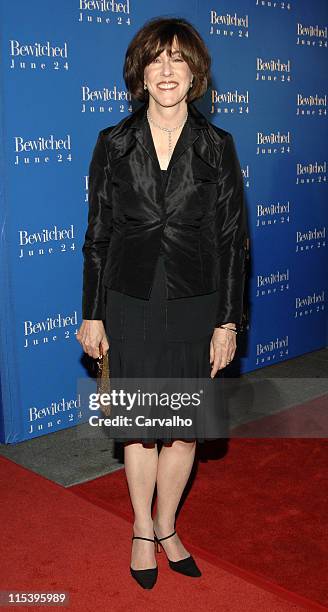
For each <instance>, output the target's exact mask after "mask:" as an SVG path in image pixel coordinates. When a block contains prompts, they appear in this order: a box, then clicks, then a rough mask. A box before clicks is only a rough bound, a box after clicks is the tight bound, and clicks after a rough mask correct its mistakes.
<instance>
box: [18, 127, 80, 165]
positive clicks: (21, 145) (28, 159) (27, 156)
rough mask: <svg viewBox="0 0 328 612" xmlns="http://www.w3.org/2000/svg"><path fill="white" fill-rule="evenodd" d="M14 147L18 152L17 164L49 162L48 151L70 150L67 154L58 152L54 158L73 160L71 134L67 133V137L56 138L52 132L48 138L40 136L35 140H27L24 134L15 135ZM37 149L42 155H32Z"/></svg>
mask: <svg viewBox="0 0 328 612" xmlns="http://www.w3.org/2000/svg"><path fill="white" fill-rule="evenodd" d="M14 149H15V153H16V157H15V164H14V165H15V166H18V165H19V164H20V163H22V164H26V165H28V164H39V163H41V162H42V163H48V162H49V161H50V159H51V158H50V157H49V155H48V153H51V152H57V151H68V153H67V154H66V155H63V153H57V154H56V156H53V158H52V159H55V160H56V161H57V162H63V161H65V160H66V161H72V155H71V153H70V151H71V136H70V134H67V135H66V137H65V138H55V137H54V135H53V134H50V136H49V137H48V138H45V137H44V136H39V137H38V138H36V139H34V140H26V139H25V138H24V137H23V136H14ZM35 151H37V152H40V153H41V155H37V156H35V155H31V153H34V152H35ZM42 154H43V155H42ZM44 154H46V155H44Z"/></svg>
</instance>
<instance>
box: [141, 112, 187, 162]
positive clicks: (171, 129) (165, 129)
mask: <svg viewBox="0 0 328 612" xmlns="http://www.w3.org/2000/svg"><path fill="white" fill-rule="evenodd" d="M147 118H148V120H149V121H151V123H153V125H155V126H156V127H158V128H159V129H160V130H163V131H164V132H168V134H169V153H168V161H170V157H171V155H172V132H175V130H177V129H178V128H180V127H181V126H184V124H185V123H186V121H187V118H188V113H187V114H186V116H185V118H184V120H183V122H182V123H180V125H177V126H176V127H173V128H167V127H162V126H161V125H158V123H156V122H155V121H154V120H153V119H152V118H151V117H150V115H149V109H148V108H147Z"/></svg>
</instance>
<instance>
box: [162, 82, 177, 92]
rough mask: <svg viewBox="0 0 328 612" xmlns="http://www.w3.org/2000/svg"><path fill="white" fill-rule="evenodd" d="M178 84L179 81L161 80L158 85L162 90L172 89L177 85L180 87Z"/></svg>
mask: <svg viewBox="0 0 328 612" xmlns="http://www.w3.org/2000/svg"><path fill="white" fill-rule="evenodd" d="M178 85H179V83H177V82H176V81H168V82H167V81H161V82H160V83H158V85H157V87H158V88H159V89H161V90H162V91H168V90H171V89H175V88H176V87H178Z"/></svg>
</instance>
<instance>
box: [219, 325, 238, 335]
mask: <svg viewBox="0 0 328 612" xmlns="http://www.w3.org/2000/svg"><path fill="white" fill-rule="evenodd" d="M219 327H222V329H230V331H233V332H235V334H237V333H238V332H237V330H236V329H234V328H233V327H224V326H223V325H219Z"/></svg>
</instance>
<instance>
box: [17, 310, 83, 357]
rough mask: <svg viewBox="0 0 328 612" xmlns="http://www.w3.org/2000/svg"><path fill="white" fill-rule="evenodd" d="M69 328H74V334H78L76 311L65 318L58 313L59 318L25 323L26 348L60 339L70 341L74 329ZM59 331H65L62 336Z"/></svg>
mask: <svg viewBox="0 0 328 612" xmlns="http://www.w3.org/2000/svg"><path fill="white" fill-rule="evenodd" d="M69 328H74V330H73V334H74V333H76V329H77V311H76V310H74V312H73V314H71V315H66V316H63V315H62V314H61V313H58V315H57V316H55V317H47V318H46V319H44V320H42V321H24V336H25V343H24V348H28V347H29V346H36V345H39V344H47V343H48V342H49V341H50V342H54V341H56V340H59V339H60V338H64V339H69V338H71V336H72V329H69ZM59 330H60V331H63V333H62V334H61V335H59ZM56 331H57V333H56ZM47 334H49V335H47Z"/></svg>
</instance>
